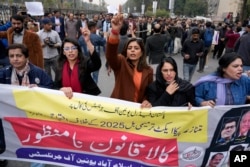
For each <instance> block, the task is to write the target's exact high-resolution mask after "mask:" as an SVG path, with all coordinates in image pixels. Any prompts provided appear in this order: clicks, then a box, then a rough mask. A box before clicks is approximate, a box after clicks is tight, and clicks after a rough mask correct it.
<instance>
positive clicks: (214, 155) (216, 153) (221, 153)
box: [211, 153, 224, 160]
mask: <svg viewBox="0 0 250 167" xmlns="http://www.w3.org/2000/svg"><path fill="white" fill-rule="evenodd" d="M217 155H223V156H224V154H222V153H216V154H214V155H213V156H212V157H211V160H213V159H214V158H215V157H216V156H217Z"/></svg>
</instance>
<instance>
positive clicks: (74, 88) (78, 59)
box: [55, 28, 101, 98]
mask: <svg viewBox="0 0 250 167" xmlns="http://www.w3.org/2000/svg"><path fill="white" fill-rule="evenodd" d="M82 33H83V38H84V40H85V42H86V45H87V47H88V50H89V56H88V57H86V56H83V54H82V50H81V47H80V45H79V44H78V42H77V41H76V40H75V39H72V38H65V40H64V41H63V44H62V47H61V52H60V55H59V59H58V69H57V72H56V79H55V87H56V88H58V89H60V90H61V91H63V92H64V94H65V95H66V96H67V97H68V98H72V97H73V92H78V93H86V94H91V95H98V94H100V93H101V91H100V89H99V88H98V86H97V85H96V83H95V82H94V81H93V79H92V77H91V72H94V71H97V70H99V69H100V67H101V59H100V57H99V55H98V54H97V53H96V51H95V48H94V46H93V44H92V43H91V41H90V31H89V30H88V28H83V29H82Z"/></svg>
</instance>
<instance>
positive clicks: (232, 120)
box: [222, 118, 237, 129]
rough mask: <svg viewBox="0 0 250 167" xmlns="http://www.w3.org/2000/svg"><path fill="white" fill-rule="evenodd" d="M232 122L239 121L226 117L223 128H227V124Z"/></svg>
mask: <svg viewBox="0 0 250 167" xmlns="http://www.w3.org/2000/svg"><path fill="white" fill-rule="evenodd" d="M231 122H235V124H236V123H237V120H236V119H235V118H229V119H226V120H225V121H224V122H223V126H222V129H224V128H225V126H226V124H228V123H231Z"/></svg>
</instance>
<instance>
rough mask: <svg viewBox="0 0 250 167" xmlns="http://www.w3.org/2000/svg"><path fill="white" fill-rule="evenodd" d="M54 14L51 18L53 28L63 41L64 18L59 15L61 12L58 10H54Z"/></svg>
mask: <svg viewBox="0 0 250 167" xmlns="http://www.w3.org/2000/svg"><path fill="white" fill-rule="evenodd" d="M54 14H55V16H54V17H52V18H51V20H52V23H53V27H52V28H53V30H55V31H56V32H57V33H58V34H59V36H60V38H61V40H62V41H63V40H64V38H65V30H64V18H63V17H61V14H60V12H59V11H57V10H56V11H54Z"/></svg>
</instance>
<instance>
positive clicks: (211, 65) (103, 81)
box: [7, 53, 218, 167]
mask: <svg viewBox="0 0 250 167" xmlns="http://www.w3.org/2000/svg"><path fill="white" fill-rule="evenodd" d="M173 58H174V59H175V60H176V62H177V65H178V73H179V76H180V77H182V73H183V72H182V65H183V62H182V57H181V56H180V55H175V56H173ZM101 59H102V64H103V65H102V67H101V70H100V73H99V83H98V85H99V87H100V89H101V90H102V93H101V95H100V96H105V97H109V96H110V94H111V91H112V89H113V85H114V76H113V73H111V75H110V76H108V75H107V72H106V69H105V62H106V60H105V57H104V56H102V57H101ZM217 66H218V61H217V60H216V59H212V58H211V53H210V55H209V56H208V62H207V68H205V70H204V73H198V72H196V71H195V73H194V76H193V78H192V83H194V82H195V81H196V80H197V79H199V78H200V77H201V76H203V75H206V74H209V73H211V72H214V71H215V70H216V68H217ZM29 166H30V163H29V162H20V161H9V163H8V166H7V167H29ZM46 167H57V166H54V165H46Z"/></svg>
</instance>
